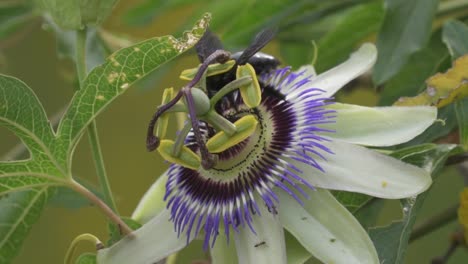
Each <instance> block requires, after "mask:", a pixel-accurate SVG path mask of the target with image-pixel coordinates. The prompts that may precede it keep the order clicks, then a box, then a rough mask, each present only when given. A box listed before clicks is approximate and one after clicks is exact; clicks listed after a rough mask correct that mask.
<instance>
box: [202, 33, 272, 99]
mask: <svg viewBox="0 0 468 264" xmlns="http://www.w3.org/2000/svg"><path fill="white" fill-rule="evenodd" d="M275 34H276V30H275V29H273V28H267V29H265V30H263V31H261V32H260V33H258V34H257V36H256V37H255V39H254V40H253V42H252V43H251V44H250V46H248V47H247V48H246V49H245V50H244V51H240V52H236V53H234V54H232V55H231V59H233V60H235V61H236V65H234V67H233V68H232V69H231V70H230V71H228V72H226V73H224V74H220V75H215V76H211V77H208V78H207V80H206V86H207V92H208V96H209V97H212V96H213V95H214V94H216V92H218V91H219V89H221V88H222V87H223V86H224V85H226V84H228V83H229V82H232V81H233V80H235V79H236V69H237V66H238V65H244V64H246V63H249V64H250V65H252V67H253V68H254V69H255V72H256V74H257V75H261V74H266V73H269V72H271V71H273V70H275V69H276V68H278V66H279V65H280V61H279V60H278V59H276V58H275V57H273V56H271V55H269V54H266V53H263V52H260V50H261V49H262V48H263V47H265V45H266V44H268V42H270V41H271V40H272V39H273V37H274V36H275ZM195 48H196V51H197V54H198V58H199V60H200V62H202V63H203V62H204V61H205V59H206V58H208V56H209V55H211V54H212V53H213V52H215V51H216V50H222V49H223V45H222V44H221V41H220V40H219V38H218V37H217V36H216V35H215V34H214V33H213V32H212V31H210V30H207V31H206V32H205V34H204V35H203V37H202V38H201V40H200V41H199V42H198V43H197V44H196V45H195ZM225 99H227V100H230V101H231V102H234V101H233V98H232V95H231V96H228V97H226V98H225Z"/></svg>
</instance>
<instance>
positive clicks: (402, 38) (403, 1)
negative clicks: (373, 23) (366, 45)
mask: <svg viewBox="0 0 468 264" xmlns="http://www.w3.org/2000/svg"><path fill="white" fill-rule="evenodd" d="M438 3H439V1H438V0H413V1H407V0H386V1H385V7H386V10H385V11H386V14H385V17H384V21H383V24H382V28H381V29H380V32H379V35H378V38H377V49H378V50H379V56H378V58H377V63H376V65H375V67H374V71H373V76H372V77H373V80H374V82H375V83H376V84H379V85H380V84H382V83H384V82H385V81H387V80H388V79H390V78H391V77H392V76H394V75H395V74H396V73H398V72H399V71H400V70H401V67H402V66H403V65H404V64H405V63H406V62H407V61H408V58H409V57H410V55H411V54H413V53H414V52H416V51H418V50H420V49H421V48H423V47H424V46H425V44H426V42H427V40H428V39H429V36H430V33H431V28H432V19H433V17H434V14H435V11H436V9H437V5H438Z"/></svg>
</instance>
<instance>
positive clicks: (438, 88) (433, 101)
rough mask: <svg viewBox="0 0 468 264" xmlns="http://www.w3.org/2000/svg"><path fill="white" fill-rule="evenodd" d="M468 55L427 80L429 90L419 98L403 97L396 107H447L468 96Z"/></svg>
mask: <svg viewBox="0 0 468 264" xmlns="http://www.w3.org/2000/svg"><path fill="white" fill-rule="evenodd" d="M467 68H468V54H467V55H464V56H462V57H460V58H458V59H456V60H455V61H453V65H452V68H450V69H448V70H447V71H446V72H444V73H437V74H435V75H433V76H432V77H430V78H429V79H427V81H426V85H427V89H426V90H425V91H423V92H422V93H420V94H418V95H417V96H413V97H401V98H400V99H398V101H396V102H395V104H394V105H398V106H413V105H434V106H437V107H443V106H446V105H448V104H450V103H452V102H454V101H457V100H460V99H463V98H464V97H467V96H468V83H467V82H466V81H465V80H466V79H468V72H466V69H467Z"/></svg>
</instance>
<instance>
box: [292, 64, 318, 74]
mask: <svg viewBox="0 0 468 264" xmlns="http://www.w3.org/2000/svg"><path fill="white" fill-rule="evenodd" d="M295 73H296V74H298V73H302V76H315V75H317V72H316V71H315V68H314V66H312V65H303V66H301V67H299V69H298V70H297V71H295Z"/></svg>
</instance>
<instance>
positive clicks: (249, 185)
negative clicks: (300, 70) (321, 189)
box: [165, 70, 331, 248]
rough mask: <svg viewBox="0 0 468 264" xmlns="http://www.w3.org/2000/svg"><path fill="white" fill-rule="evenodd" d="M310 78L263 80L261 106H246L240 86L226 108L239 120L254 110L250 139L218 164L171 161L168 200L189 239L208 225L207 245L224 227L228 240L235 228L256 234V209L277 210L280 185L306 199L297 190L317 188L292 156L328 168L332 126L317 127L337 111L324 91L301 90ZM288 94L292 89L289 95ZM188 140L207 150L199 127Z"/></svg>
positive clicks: (282, 75) (205, 130)
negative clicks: (325, 157) (327, 133)
mask: <svg viewBox="0 0 468 264" xmlns="http://www.w3.org/2000/svg"><path fill="white" fill-rule="evenodd" d="M304 77H305V78H304ZM308 80H309V79H308V76H301V74H296V73H289V74H288V72H287V71H286V70H280V71H278V72H277V73H276V74H274V75H273V76H272V77H271V78H270V79H269V80H262V87H263V88H262V100H261V103H260V105H258V106H257V107H255V108H250V107H248V106H247V105H245V104H243V100H242V98H241V97H240V96H239V95H238V94H236V93H237V92H236V93H234V94H230V95H232V96H231V97H230V98H233V102H231V103H220V105H219V107H218V110H219V113H220V114H221V115H222V116H223V117H224V118H226V119H227V120H229V121H231V122H235V121H237V120H239V119H241V118H243V117H245V116H247V115H253V116H254V117H255V119H256V120H257V121H258V125H257V126H256V130H255V131H254V132H253V133H252V134H251V135H250V136H249V137H247V138H246V139H245V140H243V141H241V142H239V143H237V144H235V145H234V146H232V147H230V148H228V149H226V150H224V151H222V152H220V153H218V162H217V163H216V165H215V166H214V167H212V168H210V169H204V168H202V167H199V168H198V169H197V170H194V169H190V168H187V167H182V166H180V165H177V164H173V165H171V167H170V169H169V173H168V182H167V188H166V196H165V199H166V200H167V201H168V204H167V206H168V208H169V209H170V210H171V215H172V220H173V221H174V223H175V228H176V230H177V232H179V233H180V232H183V231H184V230H185V229H186V230H185V232H186V233H187V236H188V237H187V239H188V240H189V239H190V236H191V235H195V236H196V235H198V233H199V232H200V231H201V228H202V227H203V230H204V232H205V244H204V245H205V248H207V247H208V246H209V244H210V242H211V243H214V241H215V239H216V236H217V235H218V232H219V231H218V230H219V226H220V225H222V226H224V233H225V235H226V236H227V237H228V239H229V232H230V230H231V228H232V229H233V230H234V231H238V227H239V226H245V225H246V224H247V226H249V227H250V229H251V230H252V231H253V232H255V230H254V229H253V227H252V225H251V223H252V219H253V217H257V216H254V215H256V214H260V211H259V209H258V208H259V206H266V207H268V208H269V211H270V212H272V213H274V212H275V211H276V210H275V206H276V204H277V203H278V197H277V195H276V194H275V192H276V191H280V190H278V189H281V191H285V192H287V193H288V194H290V195H291V196H293V197H294V198H295V199H296V200H298V202H300V203H301V200H300V198H299V197H298V196H297V195H296V191H297V192H299V193H302V194H304V195H305V193H304V191H303V190H302V187H301V186H304V185H305V186H307V187H309V188H313V186H311V185H310V184H309V183H307V182H306V181H305V180H304V179H303V178H302V177H301V176H300V174H301V173H302V172H301V171H299V170H298V169H297V168H296V167H295V166H294V165H292V163H291V161H292V160H295V161H299V162H303V163H306V164H309V165H310V166H312V167H315V168H317V169H320V166H319V165H318V164H317V162H316V161H315V159H316V158H320V157H321V155H320V152H322V151H328V150H327V149H326V148H325V147H324V146H322V145H321V144H320V141H321V140H325V139H323V138H321V137H320V136H318V135H317V134H316V132H317V131H320V132H324V130H323V129H320V128H319V127H318V126H317V125H319V124H320V123H323V122H330V121H329V120H328V119H329V118H330V117H331V116H330V115H329V114H330V113H331V111H329V110H326V109H324V106H325V105H327V104H328V103H327V102H326V100H327V98H320V97H319V96H320V94H321V91H320V90H318V89H315V88H309V89H306V90H304V91H301V92H297V90H296V89H297V88H298V87H301V86H303V85H305V84H306V83H307V82H308ZM286 92H290V93H288V94H287V96H288V97H287V96H286ZM200 131H201V132H202V134H203V136H204V137H206V138H210V137H211V136H213V135H214V134H215V130H214V129H213V128H212V127H211V126H209V125H207V124H206V123H204V122H201V125H200ZM185 145H186V146H187V147H189V148H190V149H191V150H192V151H194V152H198V151H199V148H198V143H197V141H196V140H195V136H194V133H193V132H191V133H189V134H188V137H187V139H186V142H185ZM192 229H194V230H192Z"/></svg>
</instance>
